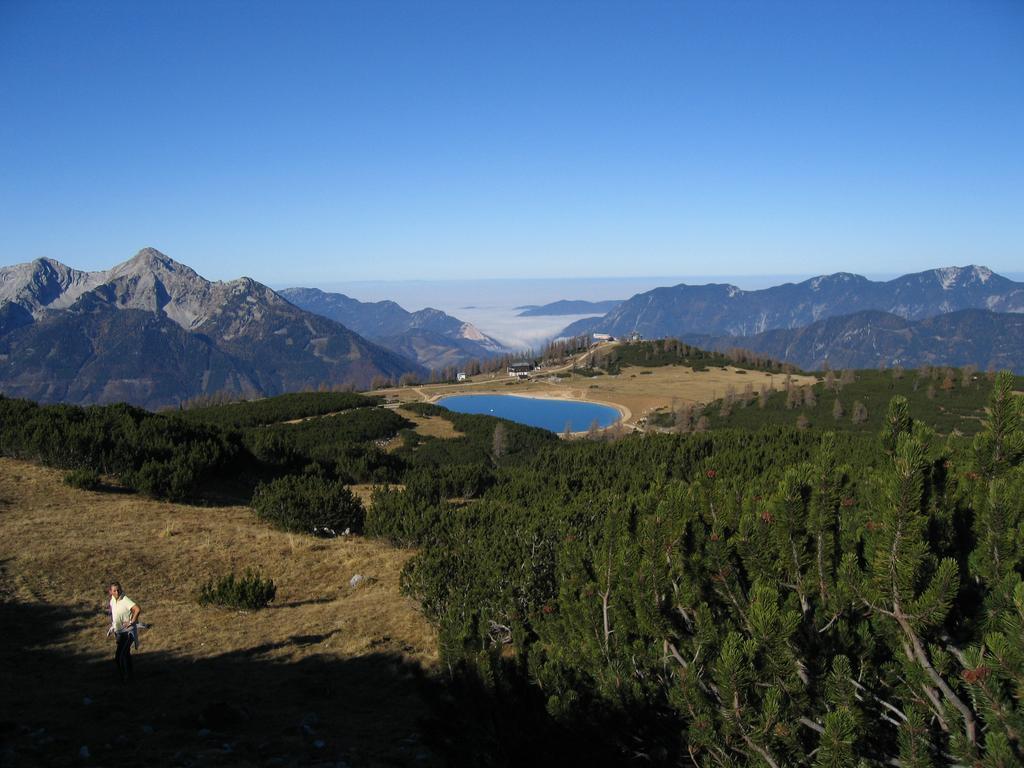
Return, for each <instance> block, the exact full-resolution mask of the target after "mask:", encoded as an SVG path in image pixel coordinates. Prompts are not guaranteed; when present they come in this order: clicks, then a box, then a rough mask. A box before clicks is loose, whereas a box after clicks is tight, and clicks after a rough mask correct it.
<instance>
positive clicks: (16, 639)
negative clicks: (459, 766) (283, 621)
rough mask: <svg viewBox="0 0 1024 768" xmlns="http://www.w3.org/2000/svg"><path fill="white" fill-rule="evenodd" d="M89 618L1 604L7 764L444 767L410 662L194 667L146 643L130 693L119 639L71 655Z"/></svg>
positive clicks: (240, 660) (219, 660) (376, 659)
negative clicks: (99, 649)
mask: <svg viewBox="0 0 1024 768" xmlns="http://www.w3.org/2000/svg"><path fill="white" fill-rule="evenodd" d="M83 621H95V614H94V613H93V612H82V611H78V610H75V609H73V608H69V607H61V606H48V605H39V604H26V603H20V602H10V601H9V602H4V603H0V626H3V627H4V632H3V635H2V640H0V669H3V670H4V678H5V679H4V682H3V694H2V699H0V739H2V743H3V747H2V751H0V765H4V766H7V765H11V766H21V765H54V766H60V765H83V764H92V765H112V764H115V763H122V762H123V763H126V764H136V765H183V766H187V765H282V766H291V765H316V764H323V765H334V764H337V763H338V762H339V761H343V762H344V763H347V764H349V765H353V766H356V765H408V764H418V765H441V764H443V762H442V761H441V760H440V759H439V758H437V757H436V756H435V755H434V754H433V753H431V751H430V750H429V749H428V748H427V747H426V746H424V744H423V740H422V735H421V732H420V725H419V723H420V721H421V720H422V718H423V717H424V716H425V715H426V705H425V699H424V697H423V696H422V688H423V686H424V685H431V684H432V683H430V682H428V681H427V679H426V676H425V674H424V673H423V672H422V670H421V669H420V668H419V666H418V665H415V664H411V663H409V662H407V661H405V660H404V659H403V658H402V657H400V656H398V655H395V654H387V653H378V654H370V655H367V656H362V657H356V658H351V659H344V660H338V659H337V658H334V657H323V656H310V657H306V658H304V659H301V660H298V661H287V660H273V659H268V658H266V657H261V655H260V654H262V653H265V652H268V651H270V650H273V649H272V648H270V647H267V648H260V649H254V650H246V651H238V652H233V653H226V654H221V655H216V656H212V657H208V658H200V659H185V658H180V657H175V656H172V655H170V654H166V653H147V652H145V647H144V645H143V649H142V652H140V653H137V654H135V657H134V658H135V681H134V683H131V684H128V685H122V684H121V683H120V682H119V679H118V676H117V672H116V669H115V666H114V662H113V641H111V643H110V647H109V649H107V650H108V653H104V654H99V653H96V654H83V653H75V652H73V651H68V650H67V649H66V648H67V646H66V645H65V644H64V643H63V642H62V641H63V640H64V639H65V638H66V633H67V630H68V628H69V627H71V626H74V625H75V624H80V623H81V622H83ZM97 631H98V632H100V631H101V630H100V629H99V628H97ZM292 640H294V641H295V642H296V643H299V644H300V645H301V644H304V643H306V644H308V642H311V639H310V638H309V637H296V638H292ZM144 641H145V638H144V637H143V643H144ZM83 746H84V747H86V748H87V750H88V754H89V758H88V759H86V758H83V757H81V756H80V752H81V749H82V747H83ZM81 754H84V753H81Z"/></svg>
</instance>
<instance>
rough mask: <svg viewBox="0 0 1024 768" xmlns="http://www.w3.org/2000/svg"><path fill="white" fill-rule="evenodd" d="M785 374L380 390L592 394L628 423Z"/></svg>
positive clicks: (671, 372)
mask: <svg viewBox="0 0 1024 768" xmlns="http://www.w3.org/2000/svg"><path fill="white" fill-rule="evenodd" d="M785 378H786V377H785V375H784V374H778V373H775V374H771V373H765V372H763V371H747V370H744V369H740V368H733V367H727V368H708V369H706V370H703V371H694V370H693V369H692V368H687V367H685V366H675V365H672V366H659V367H656V368H641V367H630V368H623V369H622V373H620V374H618V375H616V376H592V377H585V376H572V377H571V378H567V379H560V378H557V377H555V376H554V375H553V374H552V373H551V372H544V371H537V372H535V374H533V375H532V377H531V378H530V379H526V380H523V381H518V380H515V379H512V378H510V377H509V376H506V375H503V374H500V373H499V374H482V375H480V376H476V377H474V378H473V379H470V380H468V381H465V382H462V383H459V384H430V385H421V386H417V387H398V388H395V389H387V390H379V391H377V392H374V394H378V395H384V396H385V397H388V398H391V399H394V400H398V401H400V402H423V401H428V402H433V401H435V400H437V399H439V398H441V397H444V396H446V395H454V394H460V395H463V394H465V395H468V394H480V395H484V394H501V395H520V396H530V397H551V398H559V399H565V400H587V401H590V402H595V403H602V404H604V405H611V406H614V407H617V408H618V409H619V411H620V412H621V413H622V418H623V422H624V423H625V424H626V425H627V426H633V427H635V426H637V423H638V422H639V421H640V420H641V419H643V418H644V417H646V416H647V415H648V414H649V413H652V412H653V411H656V410H658V409H661V408H671V407H672V405H673V404H680V405H682V404H686V403H708V402H711V401H712V400H715V399H717V398H720V397H722V396H724V395H725V393H726V390H727V389H728V388H729V387H733V389H735V390H736V393H737V394H742V392H743V390H744V387H745V386H746V385H747V384H749V385H750V386H751V388H752V389H753V391H754V392H755V393H756V392H758V391H760V389H761V386H762V385H767V386H768V387H770V388H773V389H782V387H783V382H784V381H785ZM792 379H793V381H794V383H796V384H798V385H803V384H812V383H814V382H815V381H816V379H815V377H813V376H797V375H794V376H793V377H792Z"/></svg>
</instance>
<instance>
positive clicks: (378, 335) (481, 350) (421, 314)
mask: <svg viewBox="0 0 1024 768" xmlns="http://www.w3.org/2000/svg"><path fill="white" fill-rule="evenodd" d="M280 293H281V295H282V296H284V297H285V298H286V299H288V301H290V302H292V303H293V304H294V305H295V306H297V307H300V308H302V309H304V310H306V311H308V312H314V313H316V314H318V315H321V316H323V317H327V318H330V319H331V320H335V321H337V322H339V323H341V324H342V325H344V326H345V327H346V328H350V329H352V330H353V331H355V332H356V333H358V334H359V335H360V336H364V337H365V338H367V339H370V340H371V341H373V342H375V343H377V344H380V345H381V346H382V347H386V348H387V349H390V350H392V351H393V352H397V353H398V354H400V355H402V356H404V357H407V358H409V359H410V360H415V361H416V362H418V363H419V364H420V365H423V366H426V367H427V368H431V369H435V370H436V369H441V368H447V367H451V366H457V365H459V364H461V363H464V362H466V361H467V360H469V359H471V358H479V359H483V358H487V357H493V356H494V355H499V354H504V353H507V352H509V351H510V350H508V349H506V348H505V347H504V346H503V345H502V344H501V342H499V341H497V340H495V339H493V338H491V337H490V336H488V335H487V334H485V333H482V332H481V331H480V330H479V329H478V328H477V327H476V326H474V325H473V324H472V323H466V322H463V321H462V320H459V319H458V318H457V317H452V316H451V315H449V314H446V313H444V312H442V311H441V310H439V309H431V308H429V307H428V308H427V309H421V310H419V311H417V312H409V311H407V310H405V309H403V308H402V307H401V306H399V305H398V304H396V303H395V302H393V301H376V302H364V301H359V300H357V299H353V298H350V297H349V296H346V295H345V294H343V293H326V292H324V291H321V290H319V289H317V288H286V289H284V290H283V291H281V292H280Z"/></svg>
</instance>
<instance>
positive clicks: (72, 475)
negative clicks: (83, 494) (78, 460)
mask: <svg viewBox="0 0 1024 768" xmlns="http://www.w3.org/2000/svg"><path fill="white" fill-rule="evenodd" d="M64 483H65V485H70V486H71V487H72V488H81V489H82V490H83V491H95V490H98V489H99V488H100V486H101V485H102V483H101V482H100V475H99V473H98V472H96V471H94V470H91V469H75V470H72V471H71V472H68V473H67V474H66V475H64Z"/></svg>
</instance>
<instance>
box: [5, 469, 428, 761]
mask: <svg viewBox="0 0 1024 768" xmlns="http://www.w3.org/2000/svg"><path fill="white" fill-rule="evenodd" d="M61 476H62V473H60V472H57V471H54V470H50V469H45V468H41V467H37V466H34V465H31V464H27V463H24V462H18V461H13V460H9V459H0V563H2V565H0V567H2V573H0V590H2V594H0V597H2V598H3V600H2V602H3V603H4V614H5V632H4V633H3V634H4V640H3V647H2V656H3V662H4V663H3V668H4V669H5V670H10V669H13V670H15V672H16V674H15V678H16V682H17V683H21V684H20V685H18V684H16V685H14V686H12V688H11V693H12V695H11V696H9V697H8V694H7V693H5V699H7V700H6V701H5V702H4V707H3V710H4V711H3V712H2V714H0V720H3V721H7V722H8V723H10V722H11V720H12V718H14V719H15V721H16V722H17V723H30V724H38V725H41V724H44V723H45V724H48V726H42V727H47V733H48V734H56V736H57V737H59V738H63V739H65V740H66V743H65V744H64V745H63V747H61V748H62V749H63V748H64V747H66V749H67V751H66V753H65V752H60V753H59V754H58V753H53V754H51V753H47V752H46V751H45V750H46V747H45V746H44V747H41V749H43V750H44V753H45V754H46V755H47V757H46V760H45V762H49V763H54V762H56V763H60V762H63V760H62V759H60V758H61V756H66V757H68V758H69V760H71V759H72V758H74V759H77V751H78V748H79V744H76V743H75V741H81V743H82V744H92V745H93V748H92V751H93V753H94V754H95V753H96V752H97V750H99V751H100V752H102V749H103V748H102V746H100V744H98V742H102V741H103V740H104V738H105V737H103V736H102V734H103V731H104V726H103V719H102V717H103V716H104V715H105V714H107V713H109V712H120V713H121V714H122V715H123V714H124V712H123V709H124V707H123V706H121V707H120V709H119V708H118V707H117V706H115V708H114V709H113V710H110V709H109V707H104V706H100V704H99V703H100V702H105V703H106V704H108V705H110V704H112V703H116V702H120V704H121V705H123V703H124V699H123V697H124V696H125V695H126V693H127V695H128V696H136V697H140V698H144V699H146V700H147V705H146V712H145V715H144V717H145V718H146V719H145V722H147V723H152V724H154V726H155V727H156V733H155V734H152V735H150V736H147V739H148V743H149V744H150V747H152V748H153V749H154V750H155V751H154V752H150V753H147V754H162V753H161V752H160V749H161V748H162V749H170V748H171V747H172V746H173V744H174V743H176V742H177V741H180V739H181V738H186V740H187V739H188V737H191V736H194V734H195V733H196V732H197V728H198V727H200V726H201V725H202V720H203V718H202V717H199V719H198V720H196V717H195V716H194V715H195V712H199V711H201V710H202V708H203V706H204V704H203V702H209V701H210V699H209V696H210V693H211V691H212V692H214V693H215V700H218V701H219V700H224V701H230V702H232V703H233V705H234V706H238V707H242V708H243V709H246V711H247V715H246V717H245V718H244V724H243V725H244V727H243V726H238V728H241V730H242V732H244V737H243V738H241V739H240V741H239V744H236V745H235V746H234V747H233V748H232V752H231V755H232V756H233V761H232V760H227V761H226V763H225V764H227V763H232V762H234V763H240V764H247V763H248V762H253V763H259V762H261V761H262V759H263V757H265V756H266V755H265V754H264V755H263V757H261V753H260V749H261V747H260V744H259V740H260V737H261V736H264V737H266V738H264V741H266V740H267V739H268V738H269V740H270V742H271V744H272V746H271V747H266V745H264V752H266V750H267V749H269V750H270V751H271V752H274V750H277V751H278V752H282V753H285V754H287V755H294V754H306V753H307V752H308V751H309V750H310V749H313V750H314V751H313V752H311V753H310V754H312V755H314V756H316V755H322V756H323V757H324V758H327V757H328V756H329V755H328V754H326V753H324V752H323V751H322V750H328V751H329V750H330V749H331V748H334V747H337V750H336V751H338V750H340V751H339V754H342V753H344V754H345V755H348V756H349V757H356V758H358V760H359V762H364V763H369V764H375V763H378V762H384V763H387V762H392V761H393V760H396V759H399V757H400V753H402V754H405V753H407V752H408V751H409V750H410V749H412V748H413V747H410V746H409V745H410V744H411V743H412V742H406V743H404V744H402V743H400V741H401V739H399V738H396V734H397V735H398V736H401V737H409V736H410V734H412V735H415V732H416V721H417V718H418V717H419V716H421V715H422V714H423V712H422V701H421V700H420V699H419V698H418V694H417V693H416V686H415V684H414V682H413V680H412V674H413V673H412V672H411V671H410V670H414V669H415V668H427V669H430V668H431V667H433V666H434V665H435V664H436V661H437V645H436V637H435V633H434V631H433V630H432V628H431V627H430V626H429V625H428V623H427V622H426V620H425V619H424V618H423V616H422V615H421V614H420V612H419V610H418V608H417V606H416V605H414V604H413V603H412V602H411V601H410V600H409V599H407V598H404V597H402V596H401V595H400V594H399V590H398V577H399V572H400V570H401V567H402V565H403V564H404V563H405V561H406V560H407V559H408V557H409V556H410V553H409V552H408V551H403V550H397V549H394V548H392V547H390V546H387V545H385V544H383V543H380V542H377V541H372V540H367V539H363V538H361V537H346V538H339V539H332V540H321V539H313V538H311V537H307V536H302V535H294V534H286V533H280V532H277V531H273V530H270V529H268V528H267V527H266V526H264V525H263V524H261V523H259V522H257V521H256V520H255V518H254V516H253V514H252V512H251V511H250V510H249V509H248V508H246V507H218V508H199V507H191V506H186V505H181V504H169V503H162V502H157V501H153V500H150V499H146V498H142V497H139V496H136V495H132V494H120V493H91V492H85V491H79V490H75V489H72V488H69V487H67V486H66V485H64V484H63V483H62V482H61ZM249 567H254V568H257V569H258V570H260V571H261V572H262V573H263V574H265V575H267V576H270V577H271V578H273V579H274V581H275V582H276V584H277V587H278V591H277V598H276V600H275V602H274V603H273V604H272V605H271V607H269V608H268V609H265V610H262V611H257V612H249V613H240V612H234V611H230V610H227V609H219V608H199V607H198V606H197V604H196V602H195V599H194V594H195V590H196V589H197V588H198V587H199V585H200V584H201V583H202V582H204V581H205V580H207V579H209V578H212V577H217V576H221V575H224V574H226V573H228V572H231V571H236V572H241V571H243V570H245V569H246V568H249ZM357 573H358V574H360V575H361V576H363V577H364V579H365V580H364V581H363V582H362V584H360V585H359V586H358V587H356V588H355V589H353V588H351V587H350V586H349V580H350V578H351V577H352V576H353V575H355V574H357ZM111 579H118V580H120V581H121V582H122V583H123V584H124V586H125V589H126V591H127V593H128V595H129V596H131V597H132V598H133V599H135V600H136V601H137V602H138V603H139V604H140V606H141V607H142V610H143V614H142V620H143V621H144V622H146V623H150V624H152V625H153V626H152V628H151V629H149V630H146V631H144V632H143V635H142V648H141V652H140V653H139V654H137V656H136V659H137V663H136V668H137V671H138V677H139V680H138V682H137V683H136V685H135V686H134V690H131V691H128V692H125V691H124V689H119V688H118V687H117V685H116V675H115V670H114V667H113V664H112V662H110V661H109V658H110V657H111V656H112V641H111V640H108V639H106V638H105V637H104V632H105V630H106V626H107V624H108V623H109V621H108V616H107V613H106V612H107V606H106V597H105V595H104V592H105V585H106V583H107V582H108V581H109V580H111ZM37 614H38V615H40V616H49V617H50V619H47V620H46V622H48V623H47V624H46V625H45V628H44V626H43V624H40V625H39V627H40V628H39V631H38V633H34V632H32V631H31V630H30V629H29V627H31V626H32V625H33V624H34V623H35V621H36V619H35V618H31V617H34V616H36V615H37ZM26 617H29V618H28V619H26ZM8 620H10V622H11V623H12V624H14V625H15V626H16V627H17V628H18V629H19V630H21V629H24V630H26V632H27V634H26V632H21V631H15V632H13V633H12V632H10V631H8V628H7V622H8ZM19 642H20V643H25V642H29V643H30V644H31V646H32V647H33V650H32V651H31V652H29V653H26V651H25V648H24V646H19V644H18V643H19ZM43 659H51V661H49V662H47V663H46V664H43V663H42V661H41V660H43ZM55 659H56V660H63V661H69V660H73V661H74V664H73V665H72V667H71V669H72V672H70V673H69V672H68V671H67V670H64V675H67V674H71V676H72V677H73V678H74V679H73V680H67V679H62V677H61V676H59V675H58V674H57V670H61V669H63V666H62V664H61V663H58V662H56V661H54V660H55ZM34 660H39V664H37V665H34V664H33V663H32V662H33V661H34ZM40 665H41V666H40ZM168 670H175V671H174V672H173V673H170V672H168ZM168 675H170V678H171V679H166V678H167V676H168ZM321 677H323V678H324V679H332V680H335V681H336V682H334V683H331V684H330V685H329V686H328V690H330V691H332V695H331V696H329V697H322V698H323V700H319V699H318V698H317V697H316V696H312V697H311V696H310V695H309V690H308V689H309V686H310V685H314V687H315V683H313V682H311V681H313V680H316V679H320V678H321ZM157 683H159V685H157ZM332 686H337V689H336V688H335V687H332ZM4 687H5V688H6V687H7V683H6V682H5V683H4ZM157 688H159V690H157ZM342 688H343V689H344V690H341V689H342ZM256 692H258V693H256ZM254 693H256V695H255V696H254ZM86 696H88V697H90V698H92V699H93V700H94V701H96V702H97V705H96V706H91V707H88V708H83V705H82V703H81V702H82V700H83V697H86ZM381 696H386V701H384V702H382V701H381V700H380V698H381ZM269 704H273V705H274V706H275V707H277V711H279V712H280V713H282V714H283V717H284V719H285V720H286V721H287V722H285V723H278V722H276V721H275V719H274V718H271V719H270V721H269V722H268V721H266V719H265V718H264V716H263V715H262V714H261V713H259V712H257V711H254V707H256V708H259V707H266V706H267V705H269ZM382 706H383V708H384V709H385V710H386V711H384V712H382V711H381V708H382ZM68 707H70V708H71V709H70V711H69V710H67V709H66V708H68ZM161 707H162V708H163V709H161ZM183 710H185V711H183ZM309 711H316V712H317V717H318V718H319V722H320V725H318V726H317V727H316V734H320V733H323V734H324V740H325V742H326V744H325V745H322V746H321V747H320V748H319V750H320V751H318V750H317V747H315V746H312V747H311V746H310V743H311V742H312V741H315V740H316V739H315V738H314V735H316V734H313V735H311V734H309V733H306V732H305V731H301V729H300V727H299V725H298V722H297V721H298V719H301V717H302V716H303V713H307V714H308V712H309ZM133 722H134V724H135V726H137V727H140V728H141V725H140V724H139V722H138V721H137V719H136V720H135V721H133ZM182 722H185V723H187V727H186V731H187V733H186V735H185V736H184V737H183V736H182V734H181V733H180V732H179V731H180V727H181V723H182ZM93 729H95V731H94V730H93ZM268 729H269V730H268ZM18 733H19V734H20V737H23V738H22V740H21V741H20V742H18V744H19V745H20V746H21V747H22V748H23V749H30V748H32V745H33V744H34V743H35V742H34V741H32V739H35V737H33V736H31V735H26V734H24V733H22V732H21V731H18ZM338 733H344V734H346V738H345V739H344V742H345V743H344V745H339V744H335V742H332V741H331V739H332V738H336V737H337V734H338ZM161 734H162V736H161ZM266 734H270V735H271V736H272V738H270V737H269V736H266ZM328 734H330V735H328ZM136 735H137V734H135V733H133V734H132V738H133V740H134V739H135V736H136ZM5 738H6V734H5ZM106 738H107V739H108V740H109V738H111V737H110V736H109V734H108V736H107V737H106ZM44 739H45V737H44ZM86 739H87V741H86ZM25 740H29V741H25ZM307 742H310V743H307ZM133 744H134V741H133ZM57 746H60V745H59V744H58V745H55V746H53V749H57ZM177 748H180V745H179V747H177ZM190 748H191V749H193V750H198V751H200V752H202V751H203V749H206V746H204V745H192V746H191V747H190ZM132 749H136V747H135V746H133V747H132ZM217 749H219V750H221V752H223V750H222V749H221V746H220V744H218V745H217ZM245 750H249V751H250V753H251V754H248V753H246V752H245ZM402 750H405V753H403V752H402ZM207 751H209V750H207ZM132 754H136V755H141V754H142V753H141V752H133V753H132ZM224 754H227V753H224ZM166 756H167V755H164V757H166ZM405 756H406V757H409V755H408V754H405ZM243 758H244V759H243ZM288 759H289V760H290V759H291V758H290V757H289V758H288ZM346 759H348V758H346ZM72 761H73V760H72ZM299 762H302V760H299ZM399 762H401V760H400V759H399Z"/></svg>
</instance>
